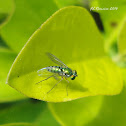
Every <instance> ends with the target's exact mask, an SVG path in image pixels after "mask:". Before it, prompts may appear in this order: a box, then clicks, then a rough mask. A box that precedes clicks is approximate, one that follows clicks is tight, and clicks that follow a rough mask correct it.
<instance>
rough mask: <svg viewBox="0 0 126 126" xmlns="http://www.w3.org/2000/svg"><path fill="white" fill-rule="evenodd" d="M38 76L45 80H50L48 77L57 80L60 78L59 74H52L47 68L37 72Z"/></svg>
mask: <svg viewBox="0 0 126 126" xmlns="http://www.w3.org/2000/svg"><path fill="white" fill-rule="evenodd" d="M37 74H38V76H40V77H45V78H48V77H51V76H52V77H54V78H55V79H56V80H59V76H58V74H57V73H52V72H49V71H48V70H47V69H46V67H45V68H42V69H40V70H38V71H37Z"/></svg>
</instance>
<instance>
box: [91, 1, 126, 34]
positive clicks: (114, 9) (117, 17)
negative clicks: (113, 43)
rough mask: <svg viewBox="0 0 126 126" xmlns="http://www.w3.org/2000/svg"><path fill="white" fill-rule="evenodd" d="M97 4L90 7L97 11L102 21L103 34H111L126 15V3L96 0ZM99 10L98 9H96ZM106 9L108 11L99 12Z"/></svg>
mask: <svg viewBox="0 0 126 126" xmlns="http://www.w3.org/2000/svg"><path fill="white" fill-rule="evenodd" d="M96 1H97V2H94V1H93V3H95V4H94V5H93V4H91V6H93V7H95V11H97V12H98V13H99V14H100V16H101V19H102V22H103V25H104V29H105V33H106V34H111V32H112V31H113V30H115V28H116V27H117V26H118V25H119V23H120V21H121V20H122V19H123V18H124V16H125V15H126V13H125V11H126V3H125V0H120V1H118V0H111V1H107V0H96ZM97 8H99V9H97ZM105 8H108V10H100V9H105Z"/></svg>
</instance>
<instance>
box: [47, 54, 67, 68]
mask: <svg viewBox="0 0 126 126" xmlns="http://www.w3.org/2000/svg"><path fill="white" fill-rule="evenodd" d="M46 54H47V56H48V57H49V58H50V59H51V60H52V61H53V62H54V63H56V64H58V65H60V66H63V67H66V68H68V66H67V65H66V64H64V63H63V62H62V61H61V60H59V59H58V58H57V57H56V56H54V55H53V54H51V53H46Z"/></svg>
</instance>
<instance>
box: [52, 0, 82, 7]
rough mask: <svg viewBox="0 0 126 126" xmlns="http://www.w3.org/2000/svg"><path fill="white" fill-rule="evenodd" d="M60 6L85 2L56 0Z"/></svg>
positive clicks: (79, 0)
mask: <svg viewBox="0 0 126 126" xmlns="http://www.w3.org/2000/svg"><path fill="white" fill-rule="evenodd" d="M54 1H55V2H56V4H57V6H58V7H59V8H62V7H66V6H71V5H79V4H81V3H83V1H82V0H54Z"/></svg>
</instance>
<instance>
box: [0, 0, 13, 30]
mask: <svg viewBox="0 0 126 126" xmlns="http://www.w3.org/2000/svg"><path fill="white" fill-rule="evenodd" d="M13 11H14V2H13V0H0V28H1V25H3V24H5V23H6V22H7V21H8V20H9V18H10V17H11V15H12V13H13Z"/></svg>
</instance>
